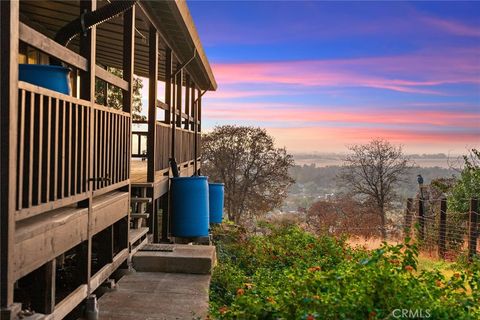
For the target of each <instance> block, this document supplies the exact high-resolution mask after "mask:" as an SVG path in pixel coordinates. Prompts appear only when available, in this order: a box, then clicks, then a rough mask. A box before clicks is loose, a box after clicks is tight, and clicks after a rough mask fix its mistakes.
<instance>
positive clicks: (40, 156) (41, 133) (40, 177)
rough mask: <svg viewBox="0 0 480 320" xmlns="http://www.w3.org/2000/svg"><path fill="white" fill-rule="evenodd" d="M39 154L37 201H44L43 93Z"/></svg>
mask: <svg viewBox="0 0 480 320" xmlns="http://www.w3.org/2000/svg"><path fill="white" fill-rule="evenodd" d="M37 121H38V137H37V139H38V144H37V145H38V155H37V168H38V170H37V172H38V180H37V184H36V191H37V195H36V203H35V204H40V203H42V190H43V188H44V185H43V184H42V180H43V179H42V174H43V171H42V162H43V157H42V155H43V121H44V120H43V95H39V96H38V119H37Z"/></svg>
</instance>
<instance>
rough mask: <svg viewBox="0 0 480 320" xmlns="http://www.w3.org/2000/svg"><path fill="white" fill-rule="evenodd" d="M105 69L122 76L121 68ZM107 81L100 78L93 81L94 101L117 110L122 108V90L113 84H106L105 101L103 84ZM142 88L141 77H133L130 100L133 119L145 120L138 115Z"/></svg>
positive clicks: (140, 108)
mask: <svg viewBox="0 0 480 320" xmlns="http://www.w3.org/2000/svg"><path fill="white" fill-rule="evenodd" d="M107 70H108V71H109V72H110V73H112V74H113V75H116V76H117V77H120V78H122V77H123V71H122V70H121V69H117V68H112V67H108V68H107ZM106 85H107V83H106V82H105V81H102V80H100V79H96V81H95V101H96V102H97V103H98V104H101V105H108V106H109V107H112V108H115V109H117V110H120V109H122V106H123V92H122V89H120V88H118V87H115V86H111V85H110V86H108V95H107V98H108V99H107V101H105V88H106V87H105V86H106ZM142 88H143V82H142V79H140V78H139V77H134V78H133V99H132V100H133V101H132V117H133V120H145V119H146V117H145V116H142V115H140V113H141V112H142V94H141V90H142Z"/></svg>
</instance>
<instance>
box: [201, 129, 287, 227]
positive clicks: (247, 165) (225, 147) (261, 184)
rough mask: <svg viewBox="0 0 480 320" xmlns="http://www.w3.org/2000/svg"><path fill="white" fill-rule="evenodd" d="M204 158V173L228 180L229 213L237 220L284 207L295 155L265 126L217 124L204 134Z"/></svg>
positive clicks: (226, 199) (226, 196) (211, 178)
mask: <svg viewBox="0 0 480 320" xmlns="http://www.w3.org/2000/svg"><path fill="white" fill-rule="evenodd" d="M202 158H203V160H204V163H203V165H202V171H203V173H204V174H205V175H207V176H209V177H210V180H211V181H220V182H223V183H225V208H226V212H227V213H228V216H229V219H231V220H234V221H235V222H239V221H240V219H241V217H242V216H245V215H261V214H265V213H267V212H269V211H271V210H273V209H275V208H278V207H280V206H281V204H282V202H283V200H284V198H285V197H286V196H287V188H288V186H289V185H290V184H291V183H293V182H294V181H293V180H292V179H291V177H290V175H289V173H288V169H289V168H290V167H291V166H293V158H292V156H291V155H289V154H287V152H286V150H285V149H284V148H275V146H274V141H273V138H272V137H271V136H270V135H268V134H267V132H266V131H265V130H264V129H261V128H254V127H243V126H219V127H215V128H214V130H213V131H212V132H210V133H208V134H206V135H204V136H202Z"/></svg>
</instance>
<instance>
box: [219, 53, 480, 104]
mask: <svg viewBox="0 0 480 320" xmlns="http://www.w3.org/2000/svg"><path fill="white" fill-rule="evenodd" d="M214 71H215V74H216V77H217V79H218V81H219V83H223V84H238V83H250V84H254V83H262V84H266V83H267V84H268V83H270V84H287V85H300V86H320V87H336V86H337V87H338V86H339V87H355V86H356V87H370V88H381V89H387V90H393V91H399V92H407V93H421V94H443V93H442V92H441V91H439V90H438V89H432V88H431V87H432V86H438V85H443V84H454V83H474V84H480V76H479V74H480V64H479V63H478V50H476V49H455V50H444V51H442V52H418V53H416V54H410V55H402V56H392V57H374V58H357V59H337V60H311V61H305V60H303V61H281V62H257V63H218V64H215V65H214ZM393 76H394V78H393ZM413 79H415V80H413Z"/></svg>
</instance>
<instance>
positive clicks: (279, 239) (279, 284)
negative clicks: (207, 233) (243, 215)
mask: <svg viewBox="0 0 480 320" xmlns="http://www.w3.org/2000/svg"><path fill="white" fill-rule="evenodd" d="M214 239H216V245H217V249H218V253H219V254H218V257H219V265H218V266H217V267H216V269H215V270H214V274H213V277H212V282H211V287H210V299H211V301H210V313H211V317H213V318H216V319H388V318H392V313H393V312H394V310H396V309H407V310H411V311H412V312H415V310H422V311H423V312H424V314H425V313H426V312H428V313H429V314H430V317H431V318H432V319H478V318H479V317H480V307H479V304H478V301H479V300H478V299H480V268H478V266H473V265H471V266H470V267H471V268H470V269H468V270H464V271H459V272H456V273H454V274H452V276H450V277H446V276H445V275H444V274H442V272H440V271H438V270H435V269H434V270H422V271H416V270H417V254H418V249H417V246H416V244H414V243H412V242H411V241H410V239H408V238H407V239H405V243H403V244H399V245H387V244H384V245H383V246H382V247H381V248H379V249H377V250H373V251H365V250H363V249H359V248H355V249H354V248H351V247H349V246H348V245H347V244H346V241H345V239H343V238H340V239H337V238H333V237H329V236H319V237H317V236H314V235H312V234H310V233H307V232H305V231H303V230H301V229H300V228H298V227H287V228H285V227H283V228H278V227H270V229H269V232H268V236H264V235H254V236H247V235H246V234H245V233H244V232H243V230H242V229H241V228H238V227H235V226H234V225H226V226H223V227H220V228H219V229H216V230H214Z"/></svg>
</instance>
